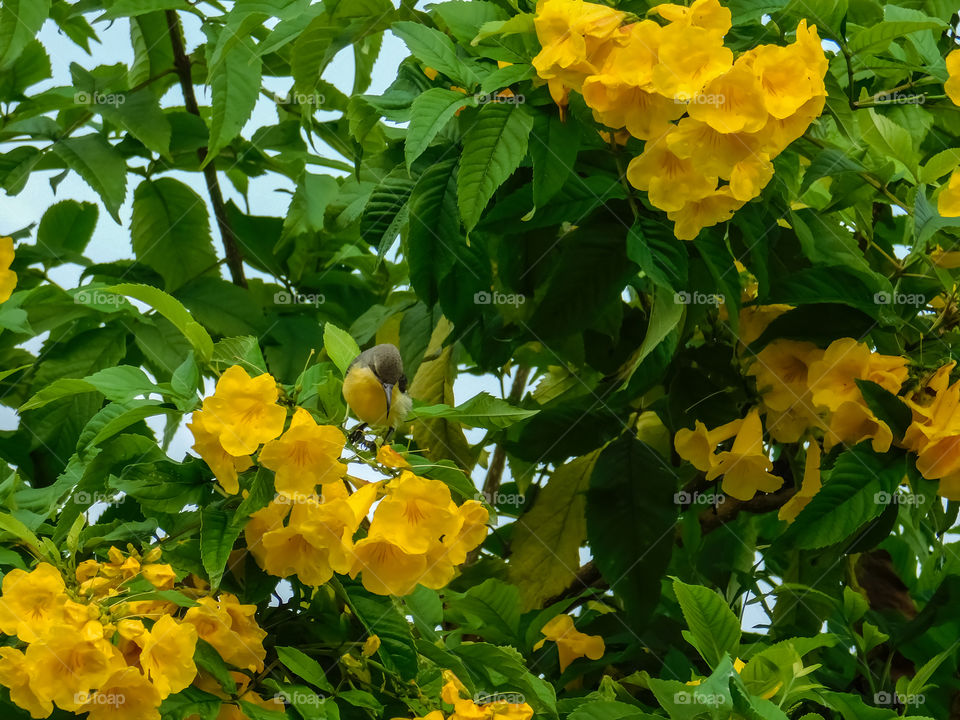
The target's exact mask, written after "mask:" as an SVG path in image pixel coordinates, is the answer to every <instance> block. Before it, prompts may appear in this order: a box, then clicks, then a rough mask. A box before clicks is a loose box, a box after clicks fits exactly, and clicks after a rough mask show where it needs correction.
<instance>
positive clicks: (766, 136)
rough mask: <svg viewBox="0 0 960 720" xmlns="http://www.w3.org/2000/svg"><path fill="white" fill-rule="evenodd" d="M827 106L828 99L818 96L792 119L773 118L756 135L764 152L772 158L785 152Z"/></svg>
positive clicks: (805, 104) (809, 101)
mask: <svg viewBox="0 0 960 720" xmlns="http://www.w3.org/2000/svg"><path fill="white" fill-rule="evenodd" d="M825 104H826V97H825V96H823V95H818V96H816V97H814V98H811V99H810V100H808V101H807V102H806V103H804V104H803V106H802V107H801V108H800V109H799V110H798V111H797V112H796V113H794V114H793V115H791V116H790V117H786V118H782V119H781V118H776V117H772V116H771V117H770V119H769V120H767V124H766V125H765V126H764V128H763V129H762V130H760V131H759V132H757V133H756V137H757V139H758V140H760V141H761V147H763V150H764V152H766V153H768V154H769V155H770V157H776V156H777V155H779V154H780V153H781V152H783V151H784V149H786V147H787V146H788V145H789V144H790V143H792V142H793V141H794V140H796V139H797V138H798V137H800V136H801V135H803V134H804V133H805V132H806V131H807V128H808V127H810V123H812V122H813V121H814V120H816V119H817V118H818V117H820V113H822V112H823V107H824V105H825Z"/></svg>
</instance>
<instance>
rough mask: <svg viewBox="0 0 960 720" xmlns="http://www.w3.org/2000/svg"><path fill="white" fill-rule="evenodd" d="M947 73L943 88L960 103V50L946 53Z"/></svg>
mask: <svg viewBox="0 0 960 720" xmlns="http://www.w3.org/2000/svg"><path fill="white" fill-rule="evenodd" d="M947 73H948V75H949V78H948V79H947V81H946V82H945V83H944V84H943V89H944V91H945V92H946V93H947V97H949V98H950V99H951V100H952V101H953V104H954V105H960V50H953V51H951V52H950V53H949V54H948V55H947ZM941 214H942V213H941Z"/></svg>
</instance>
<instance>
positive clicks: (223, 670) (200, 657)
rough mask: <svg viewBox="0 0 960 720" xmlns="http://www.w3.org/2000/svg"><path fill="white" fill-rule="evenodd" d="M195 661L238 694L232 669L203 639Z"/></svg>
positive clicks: (194, 656)
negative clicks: (231, 672) (231, 673)
mask: <svg viewBox="0 0 960 720" xmlns="http://www.w3.org/2000/svg"><path fill="white" fill-rule="evenodd" d="M201 542H202V540H201ZM193 659H194V662H195V663H196V665H197V667H198V668H200V669H202V670H205V671H206V672H208V673H209V674H210V675H212V676H213V678H214V679H215V680H216V681H217V682H219V683H220V686H221V687H222V688H223V689H224V690H226V691H227V692H228V693H230V694H234V693H236V692H237V683H236V681H234V679H233V677H232V676H231V675H230V668H229V667H227V664H226V663H225V662H224V661H223V658H222V657H220V653H218V652H217V650H216V648H214V647H213V645H211V644H210V643H208V642H207V641H206V640H204V639H203V638H197V646H196V649H195V650H194V652H193Z"/></svg>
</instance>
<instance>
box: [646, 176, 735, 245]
mask: <svg viewBox="0 0 960 720" xmlns="http://www.w3.org/2000/svg"><path fill="white" fill-rule="evenodd" d="M651 202H652V200H651ZM743 204H744V201H743V200H738V199H737V198H736V197H734V195H733V192H732V191H731V187H730V186H729V185H725V186H724V187H722V188H720V189H719V190H717V191H716V192H713V193H710V194H708V195H706V196H704V197H701V198H697V199H695V200H689V201H688V202H687V203H686V204H685V205H684V206H683V207H681V208H680V209H678V210H673V211H668V212H667V217H668V218H669V219H670V220H673V223H674V225H673V234H674V235H675V236H676V238H677V239H678V240H696V238H697V235H699V234H700V231H701V230H703V228H705V227H713V226H714V225H716V224H717V223H722V222H726V221H727V220H729V219H730V218H732V217H733V214H734V213H735V212H736V211H737V210H739V209H740V208H742V207H743Z"/></svg>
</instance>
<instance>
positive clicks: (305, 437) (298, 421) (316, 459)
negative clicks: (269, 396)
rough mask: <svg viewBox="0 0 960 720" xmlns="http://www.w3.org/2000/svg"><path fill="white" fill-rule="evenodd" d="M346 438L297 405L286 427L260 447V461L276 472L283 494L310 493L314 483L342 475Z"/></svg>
mask: <svg viewBox="0 0 960 720" xmlns="http://www.w3.org/2000/svg"><path fill="white" fill-rule="evenodd" d="M345 443H346V438H345V437H344V436H343V433H342V432H341V431H340V429H339V428H336V427H333V426H332V425H317V423H316V421H315V420H314V419H313V416H312V415H311V414H310V413H309V412H308V411H306V410H304V409H303V408H297V410H296V412H295V413H294V414H293V420H291V422H290V427H289V428H288V429H287V431H286V432H285V433H284V434H283V435H282V436H280V437H279V438H277V439H276V440H271V441H270V442H268V443H267V444H266V445H264V446H263V449H262V450H261V451H260V464H261V465H263V466H264V467H266V468H270V469H271V470H274V471H275V472H276V479H275V485H276V489H277V492H278V493H281V494H283V495H291V496H293V495H299V494H304V495H309V494H310V493H312V492H313V491H314V489H315V488H316V486H317V485H319V484H322V483H329V482H333V481H334V480H339V479H340V478H342V477H343V475H344V473H345V472H346V471H347V466H346V465H344V464H343V463H341V462H340V455H341V453H343V446H344V444H345Z"/></svg>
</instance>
